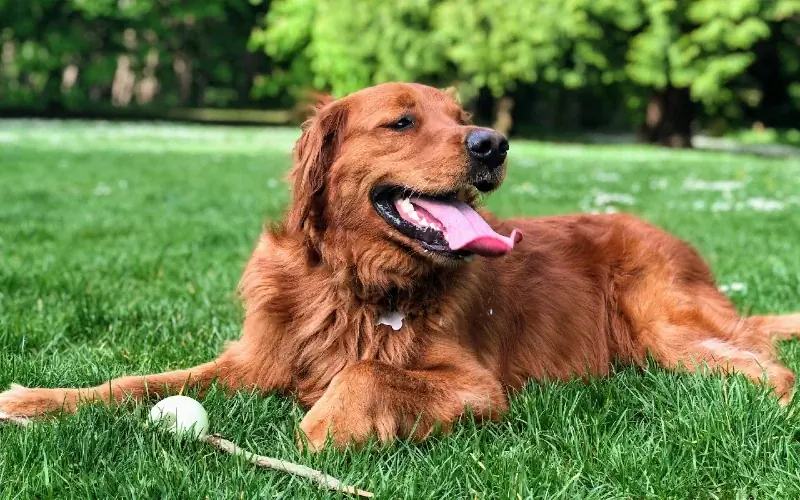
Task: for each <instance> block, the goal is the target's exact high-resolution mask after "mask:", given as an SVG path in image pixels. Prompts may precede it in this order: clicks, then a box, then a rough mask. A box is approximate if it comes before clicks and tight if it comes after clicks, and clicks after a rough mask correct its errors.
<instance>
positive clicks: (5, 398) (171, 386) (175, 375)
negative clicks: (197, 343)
mask: <svg viewBox="0 0 800 500" xmlns="http://www.w3.org/2000/svg"><path fill="white" fill-rule="evenodd" d="M231 368H232V367H231V366H230V364H229V363H227V362H226V361H224V360H220V361H214V362H210V363H205V364H202V365H199V366H196V367H194V368H190V369H187V370H177V371H172V372H166V373H158V374H152V375H142V376H127V377H120V378H116V379H113V380H110V381H108V382H107V383H105V384H101V385H98V386H96V387H89V388H27V387H22V386H20V385H12V386H11V389H9V390H8V391H5V392H2V393H0V414H3V413H5V414H6V415H11V416H18V417H37V416H42V415H45V414H48V413H55V412H59V411H64V412H67V413H72V412H74V411H75V410H76V409H77V407H78V405H80V404H81V403H87V402H92V401H99V402H103V403H109V404H110V403H111V402H121V401H123V400H125V399H127V398H132V399H134V400H136V401H141V400H143V399H147V398H150V397H155V398H157V397H164V396H166V395H168V394H170V393H177V392H180V391H182V390H185V389H190V388H191V389H201V390H202V389H204V388H206V387H208V385H209V384H211V382H212V381H214V379H216V378H219V379H220V380H222V381H224V382H227V379H228V377H229V376H230V374H231Z"/></svg>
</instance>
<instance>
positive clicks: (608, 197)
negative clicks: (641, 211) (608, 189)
mask: <svg viewBox="0 0 800 500" xmlns="http://www.w3.org/2000/svg"><path fill="white" fill-rule="evenodd" d="M612 203H615V204H620V205H635V204H636V198H634V197H633V196H631V195H629V194H626V193H597V194H596V195H595V196H594V204H595V206H603V205H610V204H612Z"/></svg>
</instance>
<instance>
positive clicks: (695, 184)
mask: <svg viewBox="0 0 800 500" xmlns="http://www.w3.org/2000/svg"><path fill="white" fill-rule="evenodd" d="M744 184H745V183H744V182H742V181H727V180H724V181H704V180H702V179H695V178H694V177H689V178H688V179H686V180H684V181H683V186H682V188H683V189H684V190H686V191H722V192H725V191H733V190H735V189H741V188H742V187H744Z"/></svg>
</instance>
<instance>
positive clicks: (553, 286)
mask: <svg viewBox="0 0 800 500" xmlns="http://www.w3.org/2000/svg"><path fill="white" fill-rule="evenodd" d="M404 112H413V113H414V114H415V116H417V118H418V122H419V123H418V124H417V126H415V127H414V128H413V129H412V130H409V131H405V132H402V133H399V132H397V131H392V130H389V129H386V128H383V127H381V125H382V124H384V123H385V122H387V121H391V120H393V119H396V118H397V116H398V115H400V114H402V113H404ZM467 121H468V117H467V116H466V115H465V113H464V112H463V111H462V109H461V108H460V107H459V106H458V104H457V103H456V101H455V100H453V98H452V97H451V95H450V94H449V93H447V92H442V91H439V90H436V89H432V88H430V87H425V86H421V85H412V84H386V85H381V86H377V87H372V88H369V89H365V90H363V91H361V92H358V93H355V94H352V95H350V96H348V97H345V98H342V99H340V100H337V101H329V102H326V103H324V104H322V105H320V109H319V110H318V112H317V113H316V115H315V116H314V117H312V118H311V119H310V120H309V121H308V122H307V124H306V125H305V127H304V132H303V135H302V137H301V138H300V140H299V141H298V143H297V147H296V162H295V167H294V168H293V170H292V172H291V180H292V186H293V200H292V202H291V204H290V206H289V208H288V211H287V214H286V217H285V219H284V221H283V223H282V224H280V225H279V226H277V227H275V228H272V229H268V230H265V232H264V233H263V234H262V236H261V238H260V241H259V242H258V245H257V247H256V248H255V250H254V252H253V254H252V257H251V258H250V260H249V262H248V264H247V267H246V269H245V272H244V275H243V277H242V280H241V294H242V297H243V300H244V302H245V304H246V317H245V319H244V327H243V332H242V336H241V338H240V339H239V340H237V341H235V342H232V343H231V344H229V345H228V346H227V348H226V349H225V351H224V352H223V353H222V354H221V355H220V356H219V358H218V359H217V360H216V361H214V362H210V363H206V364H203V365H200V366H197V367H195V368H191V369H188V370H181V371H175V372H169V373H162V374H155V375H146V376H132V377H123V378H119V379H115V380H112V381H110V382H108V383H105V384H102V385H99V386H97V387H93V388H86V389H43V388H35V389H29V388H23V387H19V386H14V387H12V388H11V389H10V390H9V391H7V392H5V393H2V394H0V412H5V413H7V414H11V415H21V416H37V415H41V414H43V413H47V412H51V411H54V410H57V409H59V408H61V407H62V405H63V407H64V408H65V409H67V410H68V411H72V410H75V408H76V406H77V405H78V403H79V401H90V400H106V401H108V400H109V399H113V400H116V401H121V400H123V399H124V398H126V397H128V396H132V397H134V398H143V397H145V396H149V395H163V394H164V393H166V392H174V391H177V390H179V389H181V388H182V387H184V386H185V385H186V384H187V383H188V384H189V385H193V386H196V387H199V388H201V389H202V388H204V387H206V386H208V385H209V384H210V383H211V382H212V381H214V380H215V379H217V380H219V381H221V382H223V383H224V384H225V385H226V386H228V387H230V388H231V389H236V388H239V387H247V388H257V389H258V390H260V391H263V392H270V391H280V392H285V393H292V394H295V395H296V396H297V398H298V399H299V401H300V402H301V403H302V404H303V405H304V406H306V407H308V408H310V409H309V411H308V413H307V415H306V416H305V418H304V420H303V421H302V423H301V428H302V431H303V432H304V433H305V434H306V436H307V439H308V442H309V443H310V444H311V445H312V447H313V448H319V447H320V446H322V445H323V444H324V442H325V439H326V435H327V434H328V432H329V431H330V435H331V436H332V437H333V442H334V444H335V445H336V446H344V445H346V444H347V443H348V442H350V441H355V442H363V441H364V440H365V439H367V438H368V437H369V436H371V435H377V436H378V437H379V438H380V439H382V440H385V441H386V440H391V439H392V438H393V437H395V436H400V435H408V434H411V433H413V435H414V437H417V438H422V437H424V436H426V435H427V434H429V433H430V432H431V431H432V429H433V428H434V427H435V426H436V425H442V426H443V427H444V428H447V427H449V425H450V424H451V423H452V422H453V421H454V420H455V419H457V418H458V417H459V416H460V415H462V414H463V413H464V412H465V408H467V407H469V408H470V409H471V410H472V411H473V412H474V414H475V415H476V416H478V417H480V418H489V419H494V418H496V417H498V416H499V415H501V414H502V413H503V411H504V410H505V409H506V408H507V406H508V400H507V395H508V394H509V392H513V390H516V389H519V388H521V387H522V386H523V384H524V383H525V382H526V381H528V380H529V379H543V378H551V379H566V378H569V377H572V376H586V375H600V376H602V375H606V374H608V372H609V368H610V365H611V363H612V362H613V361H614V359H616V358H618V359H621V360H623V361H625V362H628V363H633V364H642V363H643V362H644V361H645V357H646V356H647V354H648V353H650V354H652V356H654V358H655V359H656V360H658V361H659V362H660V363H662V364H663V365H664V366H666V367H670V368H675V369H681V368H683V369H689V370H694V369H697V368H698V367H699V366H702V365H704V364H705V365H708V366H710V367H711V368H713V369H719V370H722V371H724V372H733V371H738V372H741V373H743V374H745V375H747V376H748V377H750V378H752V379H753V380H759V379H760V378H761V377H762V375H764V376H766V381H767V383H768V384H769V385H770V386H771V387H772V388H774V389H775V392H776V394H777V396H778V397H779V398H780V400H781V401H782V402H787V401H789V400H790V398H791V395H792V390H793V386H794V374H793V373H792V372H791V371H790V370H788V369H787V368H786V367H784V366H783V365H781V364H780V362H779V361H778V359H777V357H776V353H775V349H774V347H773V338H772V334H777V335H779V336H782V337H785V338H788V337H789V336H791V334H792V333H794V332H797V331H798V330H800V314H796V315H790V316H770V317H752V318H743V317H740V316H739V314H738V313H737V312H736V310H735V309H734V306H733V305H732V304H731V303H730V302H729V301H728V300H727V299H726V297H725V296H724V295H723V294H721V293H720V292H719V291H718V290H717V287H716V286H715V283H714V278H713V276H712V274H711V271H710V270H709V268H708V266H707V265H706V263H705V262H704V261H703V259H702V258H701V257H700V255H698V253H697V252H695V250H693V249H692V248H691V247H690V246H689V245H688V244H686V243H684V242H682V241H680V240H678V239H676V238H674V237H673V236H670V235H669V234H667V233H665V232H663V231H661V230H659V229H657V228H656V227H653V226H651V225H649V224H648V223H646V222H643V221H641V220H639V219H636V218H634V217H632V216H627V215H570V216H563V217H546V218H539V219H518V220H512V221H500V220H497V219H495V218H494V217H492V216H491V215H490V214H488V213H486V212H482V214H483V215H484V216H485V217H486V219H487V220H488V221H490V223H491V224H492V225H493V226H494V227H495V229H496V230H498V232H500V233H502V234H509V233H510V231H511V229H512V228H514V227H517V228H520V229H521V230H522V232H523V234H524V235H525V236H524V239H523V240H522V241H521V242H520V243H518V244H517V247H516V248H515V249H514V250H513V251H511V252H510V253H509V254H508V255H506V256H504V257H500V258H492V259H489V258H480V257H479V258H476V259H475V260H474V261H472V262H469V263H467V262H461V263H458V264H456V263H453V262H448V261H445V260H443V259H441V258H439V257H435V256H431V255H430V254H426V253H424V252H422V251H421V250H420V249H419V248H418V247H417V246H416V243H414V242H413V241H411V240H409V239H408V238H406V237H404V236H401V235H400V234H399V233H397V232H396V231H395V230H394V229H392V228H391V227H390V226H389V225H388V224H387V223H386V222H385V221H384V220H383V219H381V218H380V217H379V216H378V215H377V214H376V212H375V211H374V209H373V207H372V206H371V204H370V201H369V193H370V190H371V188H372V187H373V186H375V185H376V184H377V183H381V182H391V183H393V184H399V185H404V186H407V187H410V188H413V189H416V190H419V191H423V192H439V191H442V192H443V191H447V190H453V189H455V188H458V189H460V193H461V194H460V196H461V198H462V199H463V200H467V201H470V202H472V201H474V199H475V198H476V197H475V192H474V189H473V188H472V187H471V186H469V185H468V184H467V173H466V171H467V165H466V157H465V151H464V146H463V143H464V137H465V134H466V133H467V132H468V131H470V130H472V129H473V128H474V127H471V126H470V125H469V124H468V123H467ZM389 308H397V309H399V310H401V311H403V312H404V313H405V315H406V319H405V323H404V326H403V328H402V329H400V330H399V331H394V330H393V329H391V328H390V327H388V326H385V325H381V326H377V325H376V320H377V318H378V317H379V315H380V314H381V311H383V310H386V309H389Z"/></svg>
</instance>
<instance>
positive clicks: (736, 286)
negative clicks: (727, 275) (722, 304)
mask: <svg viewBox="0 0 800 500" xmlns="http://www.w3.org/2000/svg"><path fill="white" fill-rule="evenodd" d="M719 291H720V292H722V293H725V294H728V293H741V294H746V293H747V283H739V282H734V283H731V284H729V285H720V286H719Z"/></svg>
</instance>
